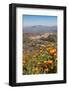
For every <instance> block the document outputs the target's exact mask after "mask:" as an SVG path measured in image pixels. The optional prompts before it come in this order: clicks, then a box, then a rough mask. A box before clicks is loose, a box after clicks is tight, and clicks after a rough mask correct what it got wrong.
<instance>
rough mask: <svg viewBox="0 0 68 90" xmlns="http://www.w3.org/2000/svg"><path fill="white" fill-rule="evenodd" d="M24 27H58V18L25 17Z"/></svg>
mask: <svg viewBox="0 0 68 90" xmlns="http://www.w3.org/2000/svg"><path fill="white" fill-rule="evenodd" d="M23 24H24V26H34V25H45V26H56V25H57V16H38V15H23Z"/></svg>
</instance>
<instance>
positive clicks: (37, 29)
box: [24, 25, 57, 33]
mask: <svg viewBox="0 0 68 90" xmlns="http://www.w3.org/2000/svg"><path fill="white" fill-rule="evenodd" d="M47 32H57V26H43V25H35V26H28V27H24V33H47Z"/></svg>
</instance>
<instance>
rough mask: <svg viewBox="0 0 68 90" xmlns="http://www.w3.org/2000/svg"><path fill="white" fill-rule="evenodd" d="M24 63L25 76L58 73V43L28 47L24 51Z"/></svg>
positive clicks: (51, 42) (48, 42)
mask: <svg viewBox="0 0 68 90" xmlns="http://www.w3.org/2000/svg"><path fill="white" fill-rule="evenodd" d="M29 42H32V41H29ZM36 42H37V41H36ZM33 43H34V42H33ZM29 44H30V43H29ZM31 45H32V43H31ZM22 63H23V64H22V70H23V75H30V74H51V73H57V43H56V42H54V41H47V43H46V42H45V41H44V43H40V44H39V45H37V43H36V44H35V45H34V46H32V48H31V46H30V47H28V49H25V50H24V51H23V58H22Z"/></svg>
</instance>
